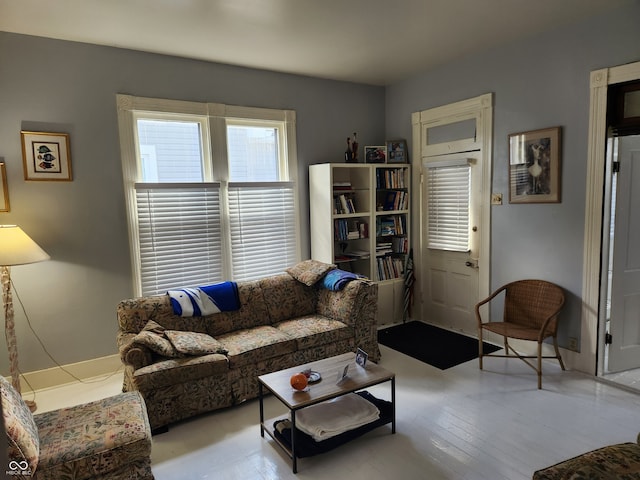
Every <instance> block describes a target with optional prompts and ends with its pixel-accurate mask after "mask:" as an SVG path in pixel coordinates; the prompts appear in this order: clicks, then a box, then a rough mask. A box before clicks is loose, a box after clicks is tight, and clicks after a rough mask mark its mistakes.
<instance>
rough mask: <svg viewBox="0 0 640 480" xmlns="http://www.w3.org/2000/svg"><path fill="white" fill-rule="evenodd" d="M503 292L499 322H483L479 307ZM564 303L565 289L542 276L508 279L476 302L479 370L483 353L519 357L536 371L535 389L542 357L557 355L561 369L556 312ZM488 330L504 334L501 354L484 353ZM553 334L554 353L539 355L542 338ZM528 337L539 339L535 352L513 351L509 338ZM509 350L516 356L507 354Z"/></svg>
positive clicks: (540, 384) (558, 311)
mask: <svg viewBox="0 0 640 480" xmlns="http://www.w3.org/2000/svg"><path fill="white" fill-rule="evenodd" d="M502 292H504V314H503V319H502V321H501V322H491V321H489V322H483V321H482V317H481V315H480V307H481V306H482V305H484V304H485V303H488V302H490V301H491V300H493V299H494V298H495V297H496V296H498V295H499V294H501V293H502ZM563 305H564V291H563V289H562V288H561V287H559V286H558V285H555V284H553V283H551V282H546V281H544V280H518V281H515V282H511V283H508V284H506V285H504V286H502V287H500V288H499V289H497V290H496V291H495V292H493V293H492V294H491V295H489V297H487V298H485V299H484V300H482V301H481V302H479V303H478V304H477V305H476V308H475V310H476V319H477V321H478V345H479V347H478V348H479V358H478V359H479V362H480V370H482V357H507V358H509V357H510V358H519V359H521V360H522V361H524V362H525V363H526V364H527V365H529V366H530V367H531V368H533V369H534V370H535V371H536V372H537V374H538V389H540V388H542V359H543V358H556V359H557V360H558V362H560V367H561V368H562V370H564V369H565V368H564V363H563V362H562V357H561V356H560V351H559V350H558V339H557V332H558V313H560V310H562V306H563ZM485 330H487V331H489V332H493V333H496V334H498V335H502V336H503V337H504V354H495V353H493V354H491V355H485V354H484V353H483V351H482V334H483V332H484V331H485ZM549 337H552V338H553V347H554V349H555V352H556V354H555V356H544V355H542V342H543V341H544V340H545V339H546V338H549ZM509 338H514V339H518V340H529V341H534V342H538V353H537V355H521V354H519V353H518V352H516V351H515V350H514V349H513V347H512V346H511V345H509V342H508V339H509ZM509 351H511V352H513V353H514V354H515V357H513V356H512V355H509ZM529 358H535V359H537V364H535V365H534V364H533V363H532V362H530V361H528V360H527V359H529Z"/></svg>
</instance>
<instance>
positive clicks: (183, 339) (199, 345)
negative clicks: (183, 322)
mask: <svg viewBox="0 0 640 480" xmlns="http://www.w3.org/2000/svg"><path fill="white" fill-rule="evenodd" d="M164 334H165V336H166V337H167V338H168V339H169V341H170V342H171V343H172V344H173V346H174V347H175V348H176V350H177V351H178V352H180V353H184V354H185V355H203V354H206V353H221V354H222V355H226V353H227V349H226V348H224V347H223V346H222V344H221V343H220V342H219V341H217V340H216V339H215V338H213V337H212V336H210V335H207V334H206V333H199V332H182V331H179V330H165V332H164Z"/></svg>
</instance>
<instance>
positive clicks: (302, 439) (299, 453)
mask: <svg viewBox="0 0 640 480" xmlns="http://www.w3.org/2000/svg"><path fill="white" fill-rule="evenodd" d="M358 394H359V395H361V396H362V397H363V398H365V399H366V400H368V401H370V402H371V403H373V404H374V405H375V406H376V407H378V410H380V418H379V419H378V420H375V421H373V422H371V423H368V424H366V425H363V426H361V427H358V428H355V429H353V430H349V431H346V432H344V433H341V434H340V435H336V436H335V437H332V438H328V439H327V440H323V441H321V442H316V441H315V440H313V438H312V437H311V436H310V435H307V434H306V433H304V432H302V431H300V430H297V431H296V457H297V458H304V457H311V456H313V455H318V454H321V453H325V452H328V451H330V450H333V449H334V448H337V447H339V446H341V445H344V444H345V443H347V442H350V441H351V440H354V439H356V438H358V437H360V436H362V435H364V434H365V433H368V432H370V431H371V430H374V429H376V428H378V427H381V426H383V425H386V424H388V423H392V422H393V404H392V403H391V402H389V401H386V400H380V399H378V398H376V397H374V396H373V395H371V394H369V393H368V392H366V391H364V392H358ZM282 421H285V419H277V418H275V419H271V420H268V421H266V422H265V424H264V425H263V427H264V429H265V431H266V432H267V433H268V434H269V436H270V437H271V438H273V439H274V440H275V442H276V443H277V444H278V445H279V446H280V447H281V448H282V449H283V450H284V451H285V452H286V453H287V454H288V455H289V458H293V453H292V451H291V429H290V428H284V429H283V430H282V432H280V431H278V429H276V428H275V425H274V424H275V423H277V422H282Z"/></svg>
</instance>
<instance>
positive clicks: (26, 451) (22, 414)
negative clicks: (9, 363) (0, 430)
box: [0, 375, 40, 474]
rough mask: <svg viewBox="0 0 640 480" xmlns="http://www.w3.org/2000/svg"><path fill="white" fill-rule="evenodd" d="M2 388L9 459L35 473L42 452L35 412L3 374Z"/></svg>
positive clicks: (22, 468) (0, 381) (1, 378)
mask: <svg viewBox="0 0 640 480" xmlns="http://www.w3.org/2000/svg"><path fill="white" fill-rule="evenodd" d="M0 390H1V395H2V416H3V417H4V427H5V431H6V433H7V442H8V449H9V450H8V455H9V460H15V461H17V462H19V464H20V465H19V466H20V469H21V470H25V471H26V470H30V471H31V473H32V474H33V472H35V470H36V467H37V466H38V460H39V454H40V439H39V438H38V427H37V426H36V422H35V420H34V417H33V414H32V413H31V410H29V407H28V406H27V404H26V403H25V402H24V400H23V399H22V395H20V394H19V393H18V392H17V391H16V389H15V388H13V386H12V385H11V384H10V383H9V382H8V381H7V380H6V379H5V378H4V377H3V376H1V375H0ZM24 462H26V464H25V463H24Z"/></svg>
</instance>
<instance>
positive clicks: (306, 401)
mask: <svg viewBox="0 0 640 480" xmlns="http://www.w3.org/2000/svg"><path fill="white" fill-rule="evenodd" d="M345 365H349V371H348V376H347V377H346V378H345V379H343V380H342V381H341V382H340V383H336V382H337V379H338V374H339V373H340V374H341V373H342V371H343V370H344V367H345ZM305 369H311V370H312V371H315V372H319V373H320V374H321V375H322V380H321V381H320V382H318V383H315V384H310V385H309V388H308V389H307V390H306V391H302V392H298V391H296V390H294V389H293V388H292V387H291V384H290V379H291V375H293V374H294V373H299V372H301V371H303V370H305ZM258 382H259V388H260V436H262V437H264V433H265V432H267V434H268V435H269V436H270V437H271V438H272V439H273V440H274V441H275V443H276V444H278V445H279V446H280V447H281V448H282V449H283V450H284V451H285V453H287V455H288V456H289V458H291V461H292V468H293V473H297V472H298V463H297V460H298V456H297V455H296V453H297V452H296V412H297V411H298V410H300V409H301V408H305V407H309V406H311V405H315V404H317V403H320V402H325V401H327V400H331V399H333V398H336V397H340V396H342V395H346V394H348V393H353V392H356V391H358V390H362V389H364V388H367V387H371V386H373V385H378V384H380V383H384V382H391V407H392V408H391V410H392V414H391V418H390V419H383V420H382V421H377V423H376V426H381V425H385V424H387V423H391V433H396V406H395V405H396V376H395V373H392V372H389V371H388V370H385V369H384V368H382V367H381V366H380V365H377V364H375V363H373V362H367V364H366V368H362V367H361V366H359V365H357V364H356V362H355V354H354V353H345V354H343V355H338V356H336V357H331V358H326V359H324V360H318V361H315V362H310V363H309V364H306V365H301V366H298V367H293V368H288V369H285V370H280V371H278V372H273V373H268V374H266V375H261V376H259V377H258ZM264 389H266V390H268V391H269V392H271V393H272V394H273V395H275V397H276V398H277V399H278V400H280V402H282V403H283V404H284V405H285V406H286V407H287V408H288V409H289V412H290V414H291V447H290V448H289V446H287V445H286V444H284V443H283V442H282V441H281V440H280V439H278V438H277V436H276V435H275V432H274V429H273V422H274V421H275V420H276V419H272V420H268V421H266V422H265V419H264Z"/></svg>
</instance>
